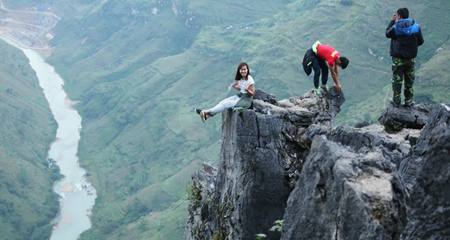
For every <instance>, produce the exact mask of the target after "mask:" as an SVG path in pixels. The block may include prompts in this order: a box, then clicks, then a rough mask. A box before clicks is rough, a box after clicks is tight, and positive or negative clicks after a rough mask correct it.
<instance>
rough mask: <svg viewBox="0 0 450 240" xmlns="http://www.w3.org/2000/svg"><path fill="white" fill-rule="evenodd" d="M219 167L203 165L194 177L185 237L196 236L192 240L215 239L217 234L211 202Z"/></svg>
mask: <svg viewBox="0 0 450 240" xmlns="http://www.w3.org/2000/svg"><path fill="white" fill-rule="evenodd" d="M217 172H218V169H217V166H214V165H213V164H211V163H203V169H202V170H200V171H197V172H195V173H194V174H193V175H192V182H193V184H192V186H191V187H190V189H188V191H189V200H190V204H189V209H188V210H189V218H188V220H187V223H186V227H185V230H184V231H185V233H184V235H185V236H195V237H193V238H191V239H213V236H212V233H214V232H215V228H214V226H212V225H211V224H209V223H210V222H212V220H213V218H212V216H213V212H212V211H211V202H212V197H213V193H214V192H215V183H216V177H217Z"/></svg>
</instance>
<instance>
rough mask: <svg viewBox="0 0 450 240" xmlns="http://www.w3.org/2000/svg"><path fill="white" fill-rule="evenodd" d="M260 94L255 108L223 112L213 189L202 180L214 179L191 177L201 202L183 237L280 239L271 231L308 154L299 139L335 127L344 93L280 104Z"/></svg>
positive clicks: (195, 206)
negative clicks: (311, 130) (316, 128)
mask: <svg viewBox="0 0 450 240" xmlns="http://www.w3.org/2000/svg"><path fill="white" fill-rule="evenodd" d="M330 92H331V91H330ZM257 93H258V94H256V96H255V100H254V102H253V110H243V111H238V112H233V111H231V110H230V111H225V112H223V114H222V120H223V126H222V149H221V159H220V166H219V167H218V174H217V176H216V177H215V178H216V179H215V183H214V188H208V187H207V186H210V185H212V183H211V182H210V181H204V179H209V180H213V179H214V177H212V176H210V178H207V176H203V175H205V174H206V173H205V172H204V171H199V172H197V173H196V174H194V175H193V181H194V185H193V186H192V190H191V195H193V196H197V197H192V198H193V199H197V200H196V201H192V200H191V205H190V207H189V212H190V216H189V219H188V222H187V224H186V228H185V234H184V239H233V240H234V239H255V234H260V233H263V234H266V235H267V236H268V238H269V239H279V238H280V233H277V232H270V231H269V229H270V228H271V227H272V226H273V222H274V221H276V220H280V219H282V218H283V215H284V211H285V208H286V203H287V199H288V197H289V194H290V192H291V190H292V187H293V183H292V181H293V180H295V176H296V174H297V175H298V173H299V171H300V170H301V165H302V162H303V161H304V158H305V157H306V155H307V154H305V152H307V151H308V146H305V145H302V143H301V142H299V140H297V139H300V136H301V135H302V134H303V133H304V132H305V131H306V129H307V127H308V126H309V125H311V124H313V123H314V122H321V123H323V124H324V125H328V126H331V123H330V122H331V121H332V120H334V116H336V114H337V112H338V111H340V108H339V107H340V105H339V103H341V104H342V103H343V99H344V97H343V95H342V93H336V94H334V95H331V94H330V95H329V97H327V98H325V97H324V98H318V97H316V96H314V95H313V94H312V93H307V94H305V95H304V96H302V97H295V98H290V99H288V100H284V101H283V102H282V104H279V103H277V102H276V100H274V99H275V97H274V96H273V95H270V94H266V93H264V92H262V91H257ZM272 103H276V105H274V104H272ZM321 104H323V106H321ZM332 111H336V112H332ZM299 149H301V151H299ZM211 177H212V178H211Z"/></svg>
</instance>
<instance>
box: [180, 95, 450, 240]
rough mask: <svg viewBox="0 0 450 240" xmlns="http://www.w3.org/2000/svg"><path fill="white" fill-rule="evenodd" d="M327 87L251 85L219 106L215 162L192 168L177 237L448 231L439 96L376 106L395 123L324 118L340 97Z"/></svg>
mask: <svg viewBox="0 0 450 240" xmlns="http://www.w3.org/2000/svg"><path fill="white" fill-rule="evenodd" d="M333 91H334V90H333V89H331V90H330V91H329V92H326V93H325V94H324V96H323V97H321V98H318V97H316V96H314V95H313V94H312V92H308V93H306V94H305V95H303V96H301V97H291V98H289V99H286V100H282V101H279V102H276V100H275V96H274V95H271V94H266V93H264V92H259V94H258V95H259V96H260V97H259V98H256V97H255V100H254V102H253V109H248V110H243V111H237V112H233V111H231V110H230V111H225V112H224V113H223V115H222V116H223V117H222V120H223V126H222V132H223V136H222V150H221V160H220V166H218V172H217V175H214V177H211V176H209V177H210V178H209V179H208V178H206V177H205V176H203V177H201V176H200V175H202V174H203V175H205V174H206V175H207V173H206V172H205V171H199V172H198V173H196V174H198V175H196V176H195V177H193V180H194V186H197V188H196V189H198V192H196V194H197V196H200V199H201V200H200V201H194V202H193V203H191V205H190V210H189V211H190V217H189V219H188V222H187V224H186V231H185V235H184V239H233V240H234V239H255V234H260V233H263V234H266V235H267V238H266V239H280V238H281V239H295V240H297V239H400V238H402V239H424V238H426V236H431V239H445V237H448V235H449V230H448V227H447V226H449V223H448V217H446V216H448V214H449V210H448V209H450V207H449V204H448V199H450V198H449V196H448V193H449V192H450V191H449V189H448V188H449V168H448V152H449V151H450V150H449V149H448V143H449V142H450V141H449V135H450V133H449V130H448V124H449V114H448V112H449V109H450V108H449V106H448V105H440V108H439V109H437V110H435V111H433V112H432V113H431V115H430V114H429V113H428V112H427V111H428V110H426V107H425V108H424V109H425V110H424V111H422V110H420V109H422V107H420V106H415V107H416V108H414V107H413V108H408V109H409V111H410V112H409V113H408V112H406V110H407V109H406V108H403V107H402V108H400V111H397V110H392V109H391V110H389V111H387V113H384V117H389V118H391V117H392V116H394V118H391V119H396V120H395V121H397V123H401V124H400V125H401V126H402V127H401V128H398V129H391V128H390V127H389V126H388V127H387V129H386V128H385V127H383V126H382V125H369V126H361V127H360V128H352V127H345V126H340V127H333V120H334V117H335V116H336V114H337V113H338V112H339V110H340V104H342V103H343V101H344V100H345V98H344V97H343V94H342V93H337V92H335V91H334V92H335V93H337V94H333ZM402 111H403V113H404V114H406V115H403V116H404V118H403V117H399V116H401V114H399V112H402ZM418 112H419V113H418ZM411 116H413V118H411ZM416 116H417V117H416ZM428 116H431V117H430V118H429V117H428ZM380 119H381V117H380ZM411 119H413V120H411ZM385 126H386V125H385ZM423 126H424V127H423ZM404 127H414V128H417V129H411V128H404ZM422 128H423V130H421V129H422ZM393 130H395V131H393ZM419 134H420V137H419ZM417 176H419V177H417ZM205 179H208V181H205ZM196 182H197V183H196ZM212 182H214V184H213V183H212ZM206 186H209V187H206ZM212 186H214V187H212ZM294 186H295V188H294V189H293V190H292V188H293V187H294ZM430 192H432V193H431V194H430ZM410 194H411V195H410ZM287 199H289V200H287ZM434 207H436V208H434ZM408 214H409V216H408ZM408 219H410V220H411V221H410V222H408ZM275 220H283V226H282V229H283V230H282V232H281V234H280V233H279V232H270V231H269V228H270V227H271V226H272V225H273V222H274V221H275ZM417 229H420V231H421V232H418V231H417ZM427 234H428V235H427Z"/></svg>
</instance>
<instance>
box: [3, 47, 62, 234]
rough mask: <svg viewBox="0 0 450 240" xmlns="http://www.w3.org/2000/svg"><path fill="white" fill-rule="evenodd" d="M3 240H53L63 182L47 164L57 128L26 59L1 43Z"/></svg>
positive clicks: (17, 51)
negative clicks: (57, 189) (58, 183)
mask: <svg viewBox="0 0 450 240" xmlns="http://www.w3.org/2000/svg"><path fill="white" fill-rule="evenodd" d="M0 48H1V49H2V56H1V57H0V92H1V94H0V118H1V124H0V132H1V134H0V229H1V237H0V238H1V239H48V238H49V237H50V231H51V228H52V225H51V224H50V221H51V220H52V219H53V218H54V217H56V214H57V212H58V209H59V204H58V196H57V195H56V193H54V192H53V191H52V186H53V183H54V182H55V181H56V180H57V179H59V178H60V175H59V174H58V171H59V170H58V169H55V168H49V167H48V165H49V164H48V162H47V160H46V156H47V151H48V149H49V147H50V143H51V142H52V141H54V138H55V134H56V131H55V130H56V123H55V121H54V120H53V118H52V115H51V112H50V109H49V108H48V103H47V101H46V100H45V97H44V94H43V92H42V89H41V88H40V87H39V84H38V81H37V78H36V76H35V73H34V71H33V70H32V69H31V67H30V66H29V65H28V60H27V58H26V57H25V55H24V54H23V53H22V52H21V51H20V50H18V49H16V48H14V47H12V46H10V45H8V44H7V43H5V42H3V41H0Z"/></svg>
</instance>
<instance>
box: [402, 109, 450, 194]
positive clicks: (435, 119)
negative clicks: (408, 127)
mask: <svg viewBox="0 0 450 240" xmlns="http://www.w3.org/2000/svg"><path fill="white" fill-rule="evenodd" d="M449 119H450V107H449V106H448V105H445V104H439V105H437V106H436V107H435V108H433V111H432V112H431V114H430V117H429V120H428V122H427V124H426V125H425V127H424V128H423V130H422V131H421V133H420V137H419V138H418V140H417V144H416V145H415V146H414V147H413V148H412V149H411V151H410V153H409V154H408V156H407V157H406V158H405V159H404V160H403V161H402V162H401V163H400V169H399V172H400V174H401V175H402V177H403V179H404V181H405V184H406V187H407V189H408V190H411V189H412V186H413V185H414V184H415V182H416V177H417V175H418V174H419V170H420V169H421V167H422V164H423V162H424V159H423V156H424V155H425V154H426V153H427V152H428V146H429V142H430V138H432V137H433V134H432V131H433V130H434V129H435V128H436V127H438V126H442V125H447V126H448V121H449ZM414 138H415V137H414Z"/></svg>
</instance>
